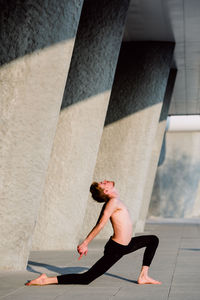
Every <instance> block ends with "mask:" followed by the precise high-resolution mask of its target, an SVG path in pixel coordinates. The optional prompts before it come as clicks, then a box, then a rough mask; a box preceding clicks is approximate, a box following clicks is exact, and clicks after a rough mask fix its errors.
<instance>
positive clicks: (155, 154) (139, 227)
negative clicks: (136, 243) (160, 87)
mask: <svg viewBox="0 0 200 300" xmlns="http://www.w3.org/2000/svg"><path fill="white" fill-rule="evenodd" d="M176 73H177V70H176V69H171V70H170V74H169V78H168V82H167V88H166V91H165V97H164V101H163V106H162V110H161V114H160V119H159V123H158V128H157V132H156V137H155V141H154V145H153V150H152V155H151V159H150V163H149V167H148V172H147V175H146V183H145V187H144V190H143V199H142V202H141V207H140V212H139V218H138V220H137V224H136V232H143V231H144V226H145V221H146V217H147V213H148V209H149V204H150V199H151V194H152V189H153V183H154V180H155V176H156V170H157V166H158V160H159V156H160V151H161V147H162V142H163V137H164V134H165V128H166V123H167V116H168V112H169V107H170V102H171V98H172V93H173V89H174V84H175V80H176Z"/></svg>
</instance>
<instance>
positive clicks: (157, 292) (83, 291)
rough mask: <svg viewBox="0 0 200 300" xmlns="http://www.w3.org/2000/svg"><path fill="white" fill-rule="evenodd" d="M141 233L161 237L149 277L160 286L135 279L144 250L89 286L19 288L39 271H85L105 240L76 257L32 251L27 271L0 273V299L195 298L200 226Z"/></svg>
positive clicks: (151, 227) (152, 226) (199, 288)
mask: <svg viewBox="0 0 200 300" xmlns="http://www.w3.org/2000/svg"><path fill="white" fill-rule="evenodd" d="M144 234H157V235H158V236H159V238H160V245H159V248H158V250H157V254H156V256H155V258H154V261H153V263H152V266H151V269H150V275H151V276H152V277H154V278H155V279H158V280H161V281H162V282H163V284H162V285H160V286H153V285H138V284H137V283H136V280H137V275H138V273H139V271H140V264H141V260H142V254H143V250H139V251H137V252H135V253H133V254H129V255H127V256H125V257H123V258H122V259H121V260H120V261H119V262H118V263H117V264H116V265H114V266H113V267H112V268H111V269H110V270H109V271H108V272H107V273H106V274H105V275H103V276H102V277H100V278H98V279H96V280H95V281H94V282H92V283H91V284H90V285H88V286H81V285H78V286H73V285H68V286H67V285H63V286H57V285H52V286H44V287H36V286H32V287H26V286H24V283H25V282H26V281H27V280H30V279H32V278H35V277H36V276H38V274H39V273H41V272H45V273H47V274H48V275H55V274H63V273H70V272H81V271H84V270H86V269H87V268H88V267H89V266H91V265H92V264H93V263H94V262H95V261H96V260H97V259H98V258H99V257H100V256H101V254H102V252H103V245H104V243H105V242H103V241H94V242H93V244H92V245H91V247H90V251H89V253H88V255H87V256H86V257H83V258H82V260H80V261H78V259H77V258H78V255H77V254H76V252H75V251H74V252H72V251H67V252H64V251H60V252H59V251H49V252H47V251H41V252H40V251H37V252H32V253H31V255H30V259H29V264H28V268H27V271H26V272H16V273H0V299H5V300H25V299H27V300H32V299H34V300H36V299H38V300H39V299H44V300H46V299H48V300H51V299H52V300H53V299H56V300H64V299H65V300H66V299H73V300H76V299H81V300H84V299H91V300H93V299H94V300H100V299H101V300H103V299H107V300H111V299H115V300H122V299H123V300H125V299H127V300H128V299H137V300H140V299H148V300H168V299H169V300H179V299H181V300H182V299H183V300H199V299H200V224H186V223H185V224H181V223H179V224H178V223H176V224H174V223H170V224H158V223H149V224H147V225H146V228H145V233H144Z"/></svg>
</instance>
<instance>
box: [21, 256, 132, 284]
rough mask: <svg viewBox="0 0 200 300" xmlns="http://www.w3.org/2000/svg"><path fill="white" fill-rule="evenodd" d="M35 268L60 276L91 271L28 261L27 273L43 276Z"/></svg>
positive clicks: (125, 279)
mask: <svg viewBox="0 0 200 300" xmlns="http://www.w3.org/2000/svg"><path fill="white" fill-rule="evenodd" d="M34 267H42V268H46V269H47V270H48V271H52V272H56V273H58V274H71V273H80V272H83V271H87V270H89V268H86V267H66V268H65V267H64V268H62V267H57V266H53V265H49V264H45V263H38V262H35V261H28V265H27V271H29V272H32V273H37V274H41V272H39V271H37V270H35V269H34ZM104 275H106V276H110V277H114V278H118V279H121V280H124V281H128V282H131V283H136V284H137V281H136V280H130V279H128V278H125V277H122V276H119V275H115V274H111V273H107V272H106V273H105V274H104Z"/></svg>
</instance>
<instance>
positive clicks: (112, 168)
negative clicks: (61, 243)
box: [82, 42, 174, 238]
mask: <svg viewBox="0 0 200 300" xmlns="http://www.w3.org/2000/svg"><path fill="white" fill-rule="evenodd" d="M173 48H174V44H173V43H159V42H155V43H151V42H147V43H139V42H138V43H137V42H135V43H134V42H127V43H123V44H122V47H121V50H120V56H119V60H118V65H117V69H116V74H115V80H114V83H113V88H112V93H111V98H110V102H109V106H108V112H107V115H106V121H105V126H104V130H103V135H102V138H101V143H100V147H99V152H98V158H97V162H96V166H95V171H94V176H93V179H94V180H95V181H101V180H103V179H107V180H114V181H115V183H116V186H117V188H118V190H119V193H120V197H121V199H122V201H123V202H125V203H126V205H127V207H128V208H129V211H130V214H131V217H132V220H133V223H134V229H135V225H136V221H137V219H138V215H139V209H140V205H141V201H142V195H143V190H144V188H145V178H146V174H147V170H148V165H149V162H150V158H151V151H152V147H153V143H154V139H155V135H156V130H157V126H158V122H159V117H160V112H161V107H162V102H163V99H164V94H165V90H166V86H167V80H168V76H169V71H170V65H171V60H172V55H173ZM94 211H95V204H93V202H91V201H90V200H89V201H88V206H87V212H86V215H85V220H84V223H83V224H84V225H83V231H82V237H84V236H85V235H86V234H87V232H89V230H90V228H91V227H92V226H93V225H94V224H95V223H94V222H95V219H96V214H95V213H94ZM108 234H111V228H110V226H107V227H106V228H105V229H104V230H103V231H102V233H101V234H100V235H99V238H103V237H105V236H107V235H108Z"/></svg>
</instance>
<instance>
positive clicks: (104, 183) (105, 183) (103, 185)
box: [99, 180, 115, 191]
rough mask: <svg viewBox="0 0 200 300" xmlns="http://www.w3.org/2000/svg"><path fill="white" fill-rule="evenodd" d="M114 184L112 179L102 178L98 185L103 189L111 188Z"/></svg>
mask: <svg viewBox="0 0 200 300" xmlns="http://www.w3.org/2000/svg"><path fill="white" fill-rule="evenodd" d="M114 186H115V183H114V181H109V180H104V181H101V182H99V187H100V188H102V189H103V190H107V191H109V190H111V189H112V188H113V187H114Z"/></svg>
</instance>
